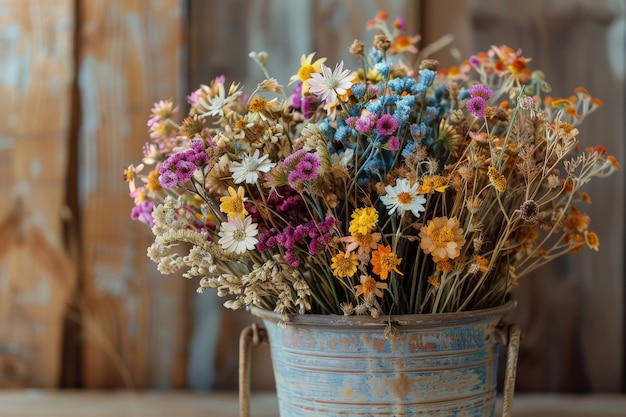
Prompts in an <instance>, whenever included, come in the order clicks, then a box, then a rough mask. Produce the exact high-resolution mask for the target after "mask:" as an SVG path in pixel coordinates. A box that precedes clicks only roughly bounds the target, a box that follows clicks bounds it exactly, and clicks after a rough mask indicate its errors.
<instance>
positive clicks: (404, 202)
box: [380, 178, 426, 217]
mask: <svg viewBox="0 0 626 417" xmlns="http://www.w3.org/2000/svg"><path fill="white" fill-rule="evenodd" d="M418 186H419V184H418V183H415V184H413V185H412V186H411V185H410V184H409V180H407V179H406V178H400V179H399V180H397V181H396V185H395V187H393V186H391V185H388V186H386V187H385V191H387V194H386V195H382V196H380V200H381V201H382V202H383V203H384V204H385V206H387V210H389V214H393V213H394V212H395V211H396V210H398V214H400V215H403V214H404V212H405V211H407V210H411V212H412V213H413V215H414V216H415V217H419V216H420V213H421V212H423V211H424V203H426V198H425V197H424V196H423V195H421V194H418V192H417V188H418Z"/></svg>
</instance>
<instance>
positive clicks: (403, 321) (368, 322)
mask: <svg viewBox="0 0 626 417" xmlns="http://www.w3.org/2000/svg"><path fill="white" fill-rule="evenodd" d="M516 306H517V302H516V301H515V300H509V301H508V302H506V303H505V304H502V305H501V306H497V307H492V308H486V309H482V310H470V311H462V312H458V313H438V314H402V315H392V316H380V317H378V318H373V317H371V316H366V315H363V316H341V315H335V314H288V315H287V316H283V315H281V314H278V313H275V312H273V311H268V310H265V309H262V308H259V307H255V306H250V307H248V308H249V310H250V312H251V313H252V314H253V315H255V316H258V317H260V318H262V319H264V320H270V321H275V322H284V323H285V324H287V325H290V324H298V325H300V326H328V325H331V326H351V327H354V326H356V327H358V326H363V327H372V326H380V327H384V326H387V325H388V324H389V322H391V323H393V324H396V325H400V326H412V325H414V326H422V327H429V326H440V325H449V324H452V323H463V322H473V321H479V320H483V319H488V318H498V317H502V316H503V315H504V314H505V313H508V312H509V311H512V310H513V309H515V307H516Z"/></svg>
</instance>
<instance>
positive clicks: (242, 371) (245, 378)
mask: <svg viewBox="0 0 626 417" xmlns="http://www.w3.org/2000/svg"><path fill="white" fill-rule="evenodd" d="M503 330H504V331H503V332H502V343H503V345H504V346H506V347H507V352H506V370H505V375H504V398H503V405H502V417H512V415H513V411H512V408H513V395H514V393H515V377H516V373H517V358H518V356H519V345H520V341H521V338H522V332H521V330H520V328H519V326H517V325H515V324H510V325H508V326H506V327H505V328H504V329H503ZM267 341H268V338H267V332H266V330H265V329H263V328H262V327H259V326H258V324H256V323H253V324H251V325H249V326H247V327H245V328H244V329H243V330H242V331H241V334H240V335H239V417H250V353H251V352H252V347H256V346H259V345H260V344H261V343H263V342H267Z"/></svg>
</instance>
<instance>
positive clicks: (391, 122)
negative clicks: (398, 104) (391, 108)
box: [376, 114, 398, 136]
mask: <svg viewBox="0 0 626 417" xmlns="http://www.w3.org/2000/svg"><path fill="white" fill-rule="evenodd" d="M397 128H398V121H397V120H396V119H395V118H394V117H393V116H392V115H390V114H383V115H382V116H380V119H378V121H377V122H376V130H378V133H380V134H381V135H385V136H389V135H392V134H393V133H394V132H395V131H396V129H397Z"/></svg>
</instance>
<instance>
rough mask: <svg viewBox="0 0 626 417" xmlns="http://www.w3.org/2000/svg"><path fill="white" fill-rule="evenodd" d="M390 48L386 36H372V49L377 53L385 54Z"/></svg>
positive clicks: (389, 42)
mask: <svg viewBox="0 0 626 417" xmlns="http://www.w3.org/2000/svg"><path fill="white" fill-rule="evenodd" d="M390 47H391V40H390V39H389V38H388V37H387V35H382V34H378V35H376V36H374V48H375V49H378V50H379V51H383V52H387V50H388V49H389V48H390Z"/></svg>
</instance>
